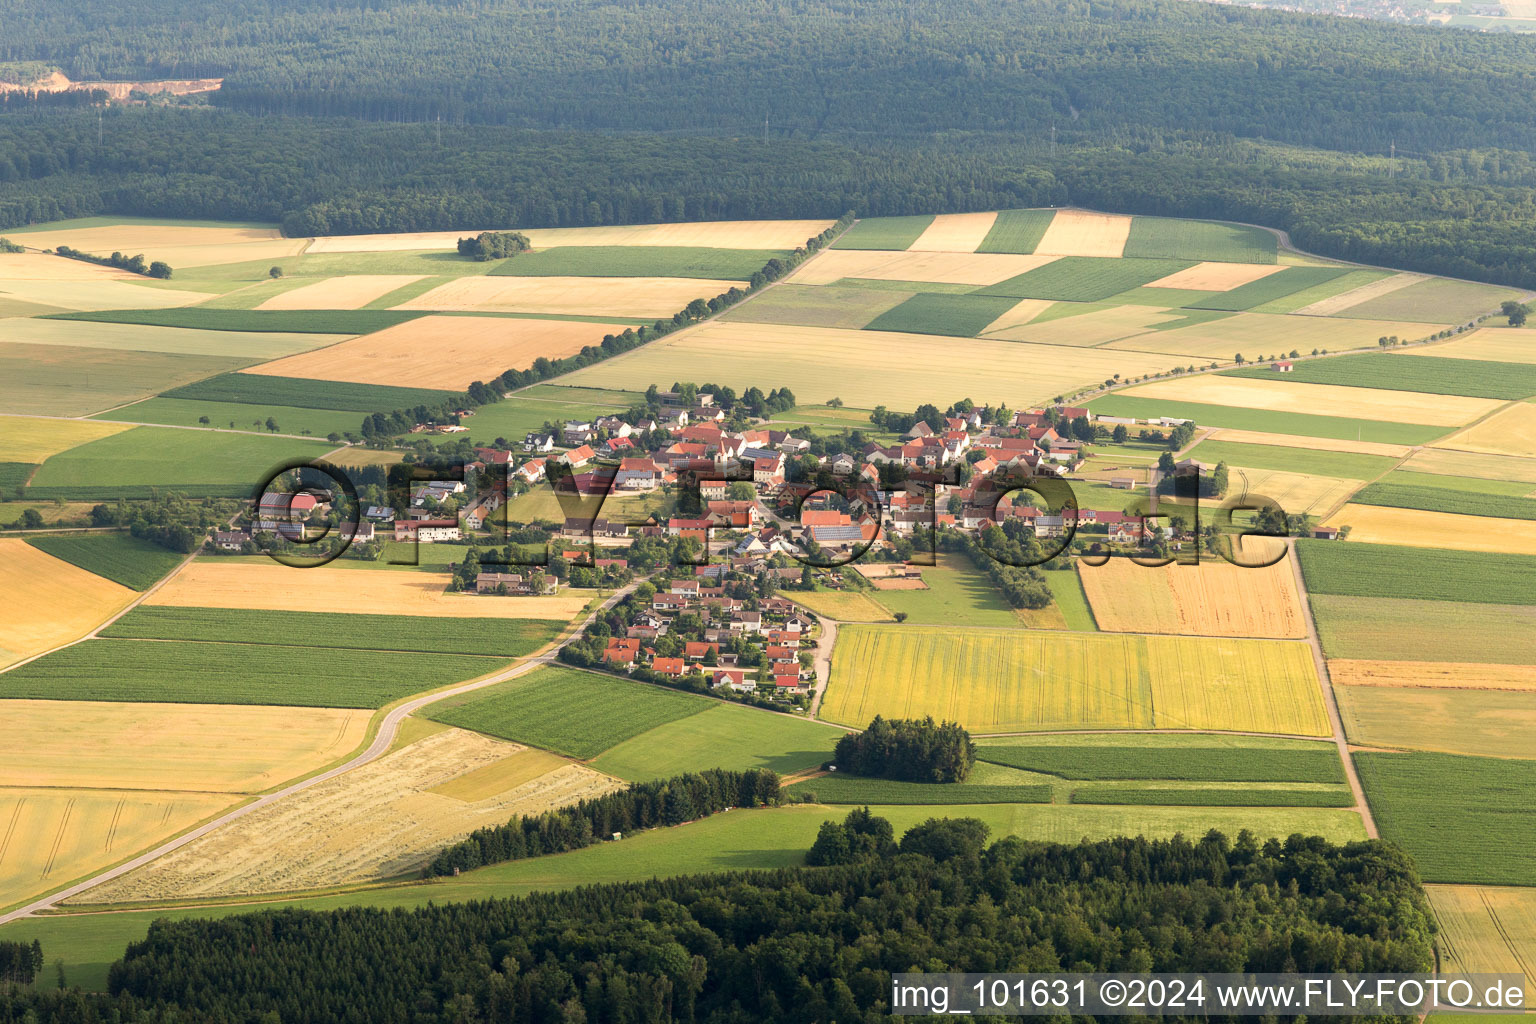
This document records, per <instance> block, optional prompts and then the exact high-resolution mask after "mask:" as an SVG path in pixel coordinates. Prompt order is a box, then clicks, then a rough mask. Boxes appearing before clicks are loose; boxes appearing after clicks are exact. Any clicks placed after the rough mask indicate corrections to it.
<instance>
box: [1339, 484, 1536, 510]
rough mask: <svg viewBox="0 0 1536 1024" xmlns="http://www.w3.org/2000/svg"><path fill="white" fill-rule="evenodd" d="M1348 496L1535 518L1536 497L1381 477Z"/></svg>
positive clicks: (1358, 501)
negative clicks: (1410, 483) (1404, 482)
mask: <svg viewBox="0 0 1536 1024" xmlns="http://www.w3.org/2000/svg"><path fill="white" fill-rule="evenodd" d="M1349 500H1350V501H1352V502H1354V503H1356V504H1359V505H1384V506H1386V507H1388V508H1418V509H1423V510H1425V511H1426V512H1450V513H1454V514H1455V515H1462V516H1494V517H1496V518H1500V519H1536V499H1532V498H1515V497H1510V496H1508V495H1499V494H1476V493H1474V492H1472V491H1468V490H1462V489H1459V488H1453V487H1415V486H1409V485H1404V484H1395V483H1388V482H1386V481H1379V482H1377V483H1373V484H1371V485H1369V486H1367V487H1365V488H1362V489H1361V490H1360V491H1359V492H1358V493H1357V494H1355V495H1354V496H1353V497H1351V498H1350V499H1349Z"/></svg>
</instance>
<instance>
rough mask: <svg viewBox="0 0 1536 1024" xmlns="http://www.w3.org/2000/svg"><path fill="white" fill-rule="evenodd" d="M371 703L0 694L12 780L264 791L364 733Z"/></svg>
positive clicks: (2, 761) (2, 765) (3, 755)
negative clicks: (361, 706) (336, 705)
mask: <svg viewBox="0 0 1536 1024" xmlns="http://www.w3.org/2000/svg"><path fill="white" fill-rule="evenodd" d="M371 716H372V712H370V711H353V710H341V709H333V708H285V707H271V706H264V705H262V706H254V707H252V706H247V705H241V706H238V707H235V706H230V705H223V704H139V703H134V704H119V703H114V702H110V701H64V700H6V701H0V719H3V720H4V721H5V729H6V736H5V740H6V741H5V745H4V747H3V748H0V778H3V779H5V780H6V784H7V785H9V786H33V787H39V788H55V787H62V788H66V789H67V788H82V789H87V788H92V787H95V786H101V785H110V786H111V787H112V788H114V789H123V790H132V789H150V790H177V791H186V792H199V793H209V792H216V793H259V792H261V791H263V790H266V789H270V788H272V787H273V786H275V785H277V784H278V783H280V782H283V781H284V780H286V779H292V778H298V777H299V776H301V775H306V774H308V773H309V772H312V771H315V770H316V769H319V768H322V767H324V766H325V765H327V764H330V763H331V762H332V761H335V760H337V759H338V758H340V757H341V756H342V755H344V754H346V753H348V752H349V751H351V750H352V749H353V748H355V747H356V746H357V745H358V744H359V743H360V742H362V739H363V736H364V734H365V733H366V732H367V730H368V719H369V718H370V717H371Z"/></svg>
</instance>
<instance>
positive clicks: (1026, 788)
mask: <svg viewBox="0 0 1536 1024" xmlns="http://www.w3.org/2000/svg"><path fill="white" fill-rule="evenodd" d="M789 793H790V795H791V796H794V795H796V794H815V797H816V802H818V803H824V804H957V803H969V804H1048V803H1050V802H1051V787H1050V786H1049V785H1041V784H1031V785H1017V786H997V785H987V784H985V783H971V782H956V783H947V784H946V783H924V782H897V781H894V780H892V779H866V778H861V777H859V776H857V775H841V774H838V775H823V776H820V777H819V778H815V779H808V780H806V781H805V782H802V783H799V784H797V785H795V786H792V787H791V788H790V789H789Z"/></svg>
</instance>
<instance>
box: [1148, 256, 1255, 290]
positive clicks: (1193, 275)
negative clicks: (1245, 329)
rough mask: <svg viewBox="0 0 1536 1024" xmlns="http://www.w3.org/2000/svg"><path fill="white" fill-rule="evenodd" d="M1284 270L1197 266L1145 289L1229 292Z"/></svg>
mask: <svg viewBox="0 0 1536 1024" xmlns="http://www.w3.org/2000/svg"><path fill="white" fill-rule="evenodd" d="M1284 269H1285V268H1284V267H1282V266H1280V265H1279V264H1278V263H1210V262H1207V263H1196V264H1195V265H1194V266H1192V267H1189V268H1187V269H1184V270H1180V271H1178V272H1177V273H1173V274H1169V275H1168V276H1167V277H1162V278H1158V279H1157V280H1156V281H1148V282H1147V284H1146V285H1145V287H1147V288H1185V289H1188V290H1190V291H1195V292H1229V291H1231V290H1232V289H1233V288H1239V287H1241V286H1243V285H1245V284H1252V283H1253V282H1254V281H1257V280H1259V279H1260V278H1264V277H1268V276H1269V275H1270V274H1278V273H1279V272H1280V271H1282V270H1284Z"/></svg>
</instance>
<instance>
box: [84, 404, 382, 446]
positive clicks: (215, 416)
mask: <svg viewBox="0 0 1536 1024" xmlns="http://www.w3.org/2000/svg"><path fill="white" fill-rule="evenodd" d="M205 416H206V417H207V418H208V422H207V423H206V424H204V423H201V422H199V421H200V420H201V419H202V418H203V417H205ZM268 417H270V418H272V419H274V420H276V421H277V428H278V430H279V431H280V432H281V433H284V434H303V433H310V434H313V435H315V436H316V437H325V436H327V435H328V434H331V433H333V432H334V433H338V434H346V433H356V432H357V431H358V428H359V427H360V426H361V425H362V422H363V417H362V414H361V413H356V412H341V411H331V410H326V409H301V408H299V407H297V406H292V405H248V404H244V403H240V402H209V401H196V402H195V401H191V400H189V399H185V398H146V399H145V400H144V401H142V402H135V403H134V404H133V405H125V406H123V407H122V408H121V409H113V410H112V411H110V412H104V413H101V414H100V415H98V416H96V417H94V418H95V419H99V420H112V421H114V422H118V423H163V424H165V425H166V426H171V427H199V426H207V427H211V428H213V429H216V430H218V429H223V430H264V429H266V422H267V419H268ZM257 424H260V425H259V426H258V425H257Z"/></svg>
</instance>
